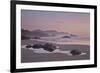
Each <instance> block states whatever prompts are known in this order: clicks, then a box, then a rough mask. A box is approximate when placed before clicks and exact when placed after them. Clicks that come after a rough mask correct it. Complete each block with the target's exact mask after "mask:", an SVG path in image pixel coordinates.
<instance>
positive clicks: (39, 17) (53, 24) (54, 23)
mask: <svg viewBox="0 0 100 73" xmlns="http://www.w3.org/2000/svg"><path fill="white" fill-rule="evenodd" d="M21 25H22V28H23V29H26V30H30V31H32V30H37V29H40V30H44V31H45V30H56V31H60V32H69V33H73V34H77V35H82V36H89V35H90V14H89V13H76V12H55V11H54V12H53V11H52V12H51V11H35V10H21Z"/></svg>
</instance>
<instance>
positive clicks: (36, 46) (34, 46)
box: [32, 44, 43, 49]
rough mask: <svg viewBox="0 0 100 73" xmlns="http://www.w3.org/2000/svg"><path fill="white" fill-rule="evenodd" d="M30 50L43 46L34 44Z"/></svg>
mask: <svg viewBox="0 0 100 73" xmlns="http://www.w3.org/2000/svg"><path fill="white" fill-rule="evenodd" d="M32 48H34V49H39V48H43V45H41V44H34V45H33V46H32Z"/></svg>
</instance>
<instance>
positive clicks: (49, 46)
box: [43, 43, 56, 52]
mask: <svg viewBox="0 0 100 73" xmlns="http://www.w3.org/2000/svg"><path fill="white" fill-rule="evenodd" d="M43 49H44V50H46V51H49V52H52V51H54V50H55V49H56V46H55V45H53V44H51V43H46V44H44V46H43Z"/></svg>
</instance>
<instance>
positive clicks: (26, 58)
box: [21, 40, 90, 63]
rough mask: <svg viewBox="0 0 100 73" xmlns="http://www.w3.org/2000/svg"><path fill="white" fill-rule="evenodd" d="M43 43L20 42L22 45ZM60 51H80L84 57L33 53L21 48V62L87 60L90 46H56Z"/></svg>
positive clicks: (32, 41) (33, 41) (34, 41)
mask: <svg viewBox="0 0 100 73" xmlns="http://www.w3.org/2000/svg"><path fill="white" fill-rule="evenodd" d="M35 43H41V44H44V42H42V41H41V42H40V41H36V40H22V43H21V44H22V45H26V44H35ZM56 45H57V46H59V47H60V48H59V49H60V50H61V51H71V50H80V51H81V52H83V53H86V54H84V55H74V56H73V55H68V54H66V53H59V52H58V53H35V52H34V51H33V50H29V49H25V48H23V47H22V48H21V62H22V63H30V62H48V61H72V60H89V59H90V46H89V45H85V44H83V45H82V44H56Z"/></svg>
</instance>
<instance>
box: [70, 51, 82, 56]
mask: <svg viewBox="0 0 100 73" xmlns="http://www.w3.org/2000/svg"><path fill="white" fill-rule="evenodd" d="M70 53H71V54H72V55H80V54H81V51H79V50H72V51H71V52H70Z"/></svg>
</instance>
